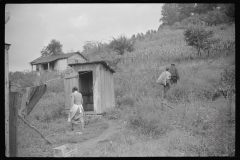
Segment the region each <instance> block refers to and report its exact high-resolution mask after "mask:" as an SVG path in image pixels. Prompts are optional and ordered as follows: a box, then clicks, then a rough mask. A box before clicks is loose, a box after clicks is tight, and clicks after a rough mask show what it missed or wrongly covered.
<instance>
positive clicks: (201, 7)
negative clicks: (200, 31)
mask: <svg viewBox="0 0 240 160" xmlns="http://www.w3.org/2000/svg"><path fill="white" fill-rule="evenodd" d="M192 15H194V18H195V19H199V20H201V21H204V22H205V23H206V24H207V25H217V24H221V23H226V22H228V21H235V4H218V3H167V4H164V5H163V7H162V17H161V19H160V21H161V22H162V24H161V25H160V28H161V27H163V26H167V25H169V26H171V25H173V24H175V22H181V21H183V20H185V19H188V18H190V17H192Z"/></svg>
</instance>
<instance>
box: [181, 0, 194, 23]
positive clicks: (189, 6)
mask: <svg viewBox="0 0 240 160" xmlns="http://www.w3.org/2000/svg"><path fill="white" fill-rule="evenodd" d="M194 6H195V4H194V3H179V4H178V10H179V15H178V19H179V21H181V20H183V19H185V18H187V17H190V16H191V13H192V12H193V11H194Z"/></svg>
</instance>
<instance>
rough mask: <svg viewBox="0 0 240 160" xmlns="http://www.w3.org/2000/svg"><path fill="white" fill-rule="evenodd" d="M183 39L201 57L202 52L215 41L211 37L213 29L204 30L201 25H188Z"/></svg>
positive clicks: (206, 50) (209, 47)
mask: <svg viewBox="0 0 240 160" xmlns="http://www.w3.org/2000/svg"><path fill="white" fill-rule="evenodd" d="M184 39H185V41H186V42H187V44H188V45H189V46H191V47H193V48H195V49H196V50H197V56H198V57H201V56H202V55H201V53H202V52H204V51H205V52H207V53H209V52H208V51H209V50H210V49H211V47H212V45H213V44H214V43H216V42H217V40H216V39H214V38H213V31H211V30H206V29H205V28H204V27H203V26H190V27H189V28H188V29H186V31H185V32H184Z"/></svg>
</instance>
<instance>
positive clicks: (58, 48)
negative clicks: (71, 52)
mask: <svg viewBox="0 0 240 160" xmlns="http://www.w3.org/2000/svg"><path fill="white" fill-rule="evenodd" d="M58 54H63V53H62V45H61V43H60V42H59V41H57V40H55V39H53V40H52V41H51V42H50V43H49V44H48V46H44V47H43V49H42V51H41V55H42V57H46V56H50V55H58Z"/></svg>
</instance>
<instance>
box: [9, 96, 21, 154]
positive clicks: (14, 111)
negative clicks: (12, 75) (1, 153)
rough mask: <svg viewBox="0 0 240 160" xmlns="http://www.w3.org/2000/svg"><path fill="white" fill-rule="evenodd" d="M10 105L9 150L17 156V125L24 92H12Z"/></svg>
mask: <svg viewBox="0 0 240 160" xmlns="http://www.w3.org/2000/svg"><path fill="white" fill-rule="evenodd" d="M9 100H10V105H9V150H10V157H17V144H18V143H17V141H18V136H17V132H18V131H17V125H18V109H19V108H20V106H21V103H22V94H20V93H18V92H10V99H9Z"/></svg>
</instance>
